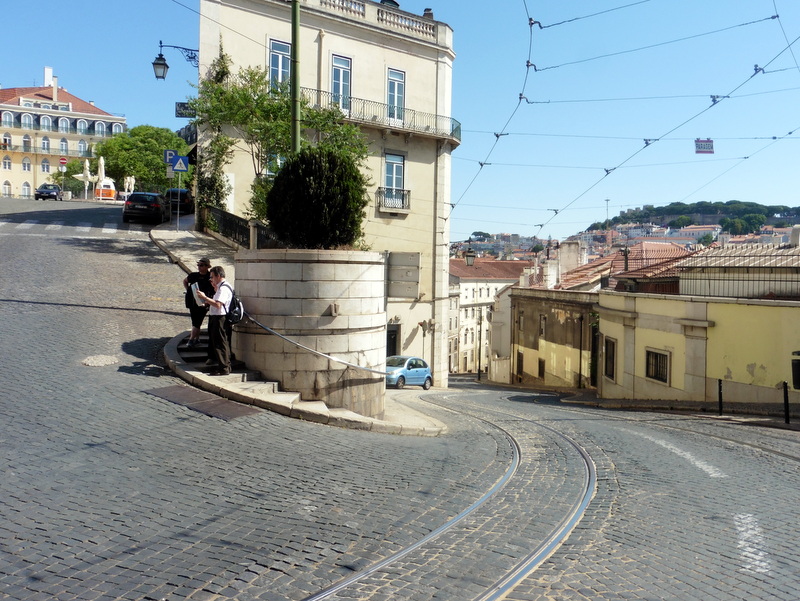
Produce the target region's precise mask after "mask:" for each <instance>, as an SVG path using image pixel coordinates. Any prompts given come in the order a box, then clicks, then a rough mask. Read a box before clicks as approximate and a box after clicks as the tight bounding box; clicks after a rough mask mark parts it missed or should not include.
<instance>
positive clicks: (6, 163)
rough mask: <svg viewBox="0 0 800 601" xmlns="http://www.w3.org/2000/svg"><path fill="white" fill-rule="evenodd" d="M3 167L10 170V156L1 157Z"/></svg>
mask: <svg viewBox="0 0 800 601" xmlns="http://www.w3.org/2000/svg"><path fill="white" fill-rule="evenodd" d="M3 169H6V170H10V169H11V157H10V156H8V155H6V156H4V157H3Z"/></svg>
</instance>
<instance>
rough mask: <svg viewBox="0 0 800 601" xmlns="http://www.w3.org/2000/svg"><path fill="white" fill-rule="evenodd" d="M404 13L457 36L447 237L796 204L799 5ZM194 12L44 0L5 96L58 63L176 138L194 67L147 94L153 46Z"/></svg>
mask: <svg viewBox="0 0 800 601" xmlns="http://www.w3.org/2000/svg"><path fill="white" fill-rule="evenodd" d="M400 4H401V8H403V9H404V10H407V11H409V12H412V13H416V14H422V12H423V10H424V9H425V8H431V9H433V11H434V15H435V18H436V19H437V20H439V21H444V22H445V23H448V24H449V25H450V26H451V27H452V28H453V30H454V39H455V50H456V53H457V58H456V62H455V70H454V77H453V85H454V89H453V98H454V100H453V114H452V116H453V117H455V118H456V119H458V120H459V121H460V122H461V123H462V127H463V141H462V144H461V146H459V148H458V149H456V150H455V152H454V153H453V181H452V199H451V202H452V203H453V204H454V205H455V208H454V210H453V214H452V217H451V224H450V225H451V240H463V239H466V238H467V237H468V236H469V235H470V234H471V233H472V232H474V231H487V232H490V233H501V232H506V233H517V234H522V235H538V236H540V237H542V238H547V237H550V236H551V237H553V238H555V239H562V238H565V237H566V236H568V235H570V234H572V233H575V232H577V231H580V230H583V229H585V228H586V227H588V226H589V225H590V224H591V223H593V222H595V221H602V220H604V219H605V218H606V214H607V212H608V215H609V216H612V217H613V216H614V215H616V214H618V213H619V212H620V211H624V210H627V209H630V208H635V207H641V206H642V205H644V204H653V205H657V206H658V205H664V204H668V203H671V202H687V203H688V202H698V201H710V202H717V201H722V202H725V201H728V200H742V201H752V202H758V203H762V204H783V205H789V206H800V198H798V192H797V190H798V187H799V186H798V183H799V182H798V179H800V169H798V166H800V111H798V110H797V108H798V106H800V102H799V101H800V67H799V66H798V65H800V42H798V43H797V44H794V42H795V39H796V38H798V36H800V3H798V2H796V0H703V1H702V2H698V1H697V0H564V1H559V2H556V1H554V0H551V1H549V2H534V1H533V0H501V1H500V2H492V3H488V2H479V1H478V0H458V1H456V0H400ZM197 8H198V2H197V0H137V2H135V3H128V2H125V3H123V2H119V1H118V0H112V1H110V2H100V1H99V0H71V1H70V2H63V1H60V2H56V1H54V0H44V1H40V2H37V3H36V7H35V9H34V8H27V7H26V8H23V9H21V10H18V11H16V13H15V15H14V18H13V24H9V25H13V26H7V27H6V28H5V31H4V44H5V47H6V48H7V49H8V51H9V53H12V55H13V56H14V60H9V61H6V62H5V64H4V65H3V67H2V69H0V85H2V86H3V87H17V86H28V85H41V83H42V77H43V70H44V67H45V66H50V67H52V68H53V71H54V74H55V75H57V76H58V77H59V84H60V85H62V86H64V87H66V88H67V89H68V90H69V91H70V92H72V93H74V94H76V95H77V96H79V97H81V98H83V99H85V100H94V101H95V103H96V104H97V106H99V107H100V108H102V109H104V110H107V111H109V112H111V113H119V114H124V115H125V116H126V117H127V120H128V124H129V126H135V125H141V124H150V125H157V126H162V127H169V128H171V129H177V128H179V127H181V126H182V125H184V124H185V123H186V121H185V120H183V119H177V118H175V117H174V116H173V115H174V103H175V101H182V100H185V99H186V97H187V96H190V95H191V94H193V88H192V87H191V86H190V85H189V83H188V82H189V81H195V80H196V71H195V69H194V68H193V67H192V66H191V65H190V64H189V63H187V62H186V61H185V60H184V59H183V57H182V56H181V55H180V53H178V51H176V50H172V49H167V50H165V52H164V54H165V57H166V58H167V61H168V62H169V64H170V71H169V75H168V76H167V79H166V80H165V81H156V80H155V78H154V77H153V72H152V67H151V62H152V61H153V59H154V58H155V56H156V54H157V53H158V42H159V40H163V42H164V43H165V44H171V45H176V46H185V47H189V48H197V42H198V22H199V21H198V20H199V16H198V14H197V12H196V11H197ZM43 15H47V18H46V26H45V25H44V21H43ZM773 15H779V18H777V19H772V18H771V17H772V16H773ZM529 19H533V20H534V21H536V22H537V24H534V25H533V27H531V26H529ZM539 24H541V27H540V26H539ZM43 31H46V32H47V35H42V32H43ZM37 32H38V33H37ZM528 61H530V63H531V64H532V65H535V67H526V64H527V63H528ZM754 65H759V67H760V68H762V69H763V71H759V72H758V73H756V70H755V68H754ZM408 85H412V82H409V83H408ZM354 94H355V91H354ZM520 94H523V96H524V98H523V99H522V100H520ZM356 95H357V94H356ZM712 96H717V97H718V99H717V101H716V103H714V102H712V99H711V97H712ZM410 108H414V107H410ZM795 130H797V131H796V133H793V132H795ZM496 134H497V135H496ZM696 138H711V139H713V140H714V149H715V152H714V154H712V155H702V154H696V153H695V145H694V140H695V139H696ZM645 140H650V141H651V142H649V143H645Z"/></svg>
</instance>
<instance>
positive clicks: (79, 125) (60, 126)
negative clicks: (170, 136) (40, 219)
mask: <svg viewBox="0 0 800 601" xmlns="http://www.w3.org/2000/svg"><path fill="white" fill-rule="evenodd" d="M126 128H127V124H126V121H125V117H122V116H119V115H112V114H111V113H108V112H106V111H104V110H102V109H100V108H98V107H96V106H95V105H94V103H93V102H90V101H89V102H87V101H85V100H83V99H81V98H78V97H77V96H75V95H73V94H70V93H69V92H68V91H67V90H65V89H64V88H62V87H59V85H58V78H57V77H56V76H54V75H53V71H52V69H51V68H50V67H45V69H44V85H43V86H34V87H21V88H5V89H0V160H2V166H0V186H2V188H0V192H2V195H3V196H17V197H21V198H30V197H33V194H34V192H35V190H36V188H38V187H39V186H40V185H41V184H43V183H47V182H51V181H52V177H53V175H55V173H57V172H58V168H59V166H60V159H61V158H62V157H64V158H66V159H67V160H68V161H71V160H75V159H82V158H90V157H92V156H94V155H93V149H94V145H95V144H96V143H97V142H100V141H102V140H103V139H105V138H107V137H109V136H113V135H115V134H120V133H122V132H124V131H125V130H126Z"/></svg>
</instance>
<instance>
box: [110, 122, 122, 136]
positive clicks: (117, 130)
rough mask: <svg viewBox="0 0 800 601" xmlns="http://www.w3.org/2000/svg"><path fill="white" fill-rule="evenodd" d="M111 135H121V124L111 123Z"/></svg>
mask: <svg viewBox="0 0 800 601" xmlns="http://www.w3.org/2000/svg"><path fill="white" fill-rule="evenodd" d="M111 133H112V134H113V135H117V134H121V133H122V123H113V124H112V125H111Z"/></svg>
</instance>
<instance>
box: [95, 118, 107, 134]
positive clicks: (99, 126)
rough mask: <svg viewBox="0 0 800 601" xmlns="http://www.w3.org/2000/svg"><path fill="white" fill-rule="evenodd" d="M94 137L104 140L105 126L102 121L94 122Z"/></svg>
mask: <svg viewBox="0 0 800 601" xmlns="http://www.w3.org/2000/svg"><path fill="white" fill-rule="evenodd" d="M94 135H96V136H100V137H101V138H104V137H105V135H106V124H105V123H103V122H102V121H95V122H94Z"/></svg>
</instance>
